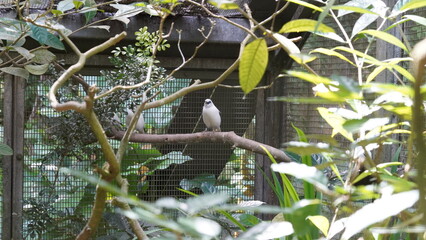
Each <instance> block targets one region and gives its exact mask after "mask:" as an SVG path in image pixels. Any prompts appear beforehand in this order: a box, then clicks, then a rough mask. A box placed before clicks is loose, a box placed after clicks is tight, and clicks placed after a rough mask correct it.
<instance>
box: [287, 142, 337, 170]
mask: <svg viewBox="0 0 426 240" xmlns="http://www.w3.org/2000/svg"><path fill="white" fill-rule="evenodd" d="M284 146H285V147H286V149H287V151H290V152H294V153H297V154H299V155H310V154H317V153H322V152H331V151H332V149H331V148H330V145H329V144H327V143H307V142H297V141H290V142H287V143H285V144H284ZM311 165H312V164H311Z"/></svg>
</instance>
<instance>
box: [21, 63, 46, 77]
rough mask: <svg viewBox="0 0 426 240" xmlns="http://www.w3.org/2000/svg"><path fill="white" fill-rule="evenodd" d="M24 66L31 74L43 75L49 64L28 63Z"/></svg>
mask: <svg viewBox="0 0 426 240" xmlns="http://www.w3.org/2000/svg"><path fill="white" fill-rule="evenodd" d="M24 68H25V69H26V70H27V71H28V72H30V73H31V74H33V75H43V74H44V73H46V72H47V70H48V69H49V64H47V63H46V64H41V65H34V64H28V65H25V66H24Z"/></svg>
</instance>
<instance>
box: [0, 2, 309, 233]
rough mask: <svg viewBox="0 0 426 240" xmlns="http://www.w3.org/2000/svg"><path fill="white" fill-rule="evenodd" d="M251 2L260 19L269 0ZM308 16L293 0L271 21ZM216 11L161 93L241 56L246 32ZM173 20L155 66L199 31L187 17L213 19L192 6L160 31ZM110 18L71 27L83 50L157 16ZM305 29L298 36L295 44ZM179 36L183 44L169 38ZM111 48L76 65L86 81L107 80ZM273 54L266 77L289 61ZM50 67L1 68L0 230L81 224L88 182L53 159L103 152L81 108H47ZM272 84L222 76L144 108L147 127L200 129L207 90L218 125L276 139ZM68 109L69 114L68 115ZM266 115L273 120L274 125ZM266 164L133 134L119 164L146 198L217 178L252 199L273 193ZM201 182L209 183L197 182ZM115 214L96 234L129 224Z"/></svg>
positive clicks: (76, 163)
mask: <svg viewBox="0 0 426 240" xmlns="http://www.w3.org/2000/svg"><path fill="white" fill-rule="evenodd" d="M49 3H50V2H49ZM248 3H249V5H250V7H251V8H252V9H253V10H254V11H253V16H254V17H255V18H257V19H263V18H265V17H266V16H269V15H270V14H271V13H272V12H273V11H274V8H273V6H274V4H273V3H274V1H269V2H265V1H260V0H259V1H257V0H253V1H251V2H248ZM37 4H40V3H37ZM37 4H36V5H35V6H31V9H32V10H33V11H37V9H43V8H45V7H46V6H45V5H44V4H41V5H37ZM46 4H48V2H47V1H46ZM195 13H197V12H195ZM219 13H220V14H222V15H225V16H232V18H231V19H232V21H234V22H237V23H239V24H241V25H243V26H248V22H247V21H246V20H245V19H243V18H242V16H240V15H239V14H236V12H232V11H222V12H219ZM2 14H3V16H7V17H13V16H14V14H15V13H14V11H13V9H12V10H11V9H9V8H7V6H6V8H5V9H3V11H2ZM98 15H99V16H97V17H99V18H102V17H103V15H102V14H101V13H98ZM313 16H314V14H312V11H310V10H307V9H304V8H302V7H299V6H297V5H290V7H289V8H288V9H287V10H286V11H285V12H284V13H283V14H282V15H281V16H280V17H279V18H277V21H276V22H275V24H276V25H277V27H278V26H280V25H282V24H283V23H284V22H287V21H289V20H291V19H294V18H310V17H313ZM84 21H85V20H84V18H83V17H82V16H78V15H70V16H68V17H67V18H65V19H63V24H64V25H66V26H68V27H69V28H71V29H77V28H79V27H80V26H81V25H83V24H84ZM215 21H216V26H215V27H214V29H213V32H212V35H211V36H210V38H209V40H208V43H207V44H206V46H204V47H203V48H201V49H200V51H199V52H198V54H197V57H196V58H195V59H194V60H193V61H192V62H190V63H189V64H188V65H186V66H185V67H184V68H183V69H182V70H181V71H179V72H178V73H177V74H176V75H175V77H176V79H175V80H173V81H171V82H170V83H167V84H166V85H165V86H164V88H163V93H164V94H166V95H167V94H168V93H169V92H174V91H176V90H178V89H180V88H182V87H185V86H187V85H189V84H190V83H191V82H192V81H194V80H195V79H200V80H201V81H203V82H207V81H210V80H213V79H215V78H217V77H218V76H219V75H220V74H221V73H222V72H223V71H224V70H225V69H227V68H228V67H229V66H230V65H231V64H232V63H233V61H234V59H235V58H236V57H237V56H238V52H239V47H240V45H239V44H240V42H241V41H242V40H243V38H244V37H245V35H246V33H245V32H243V31H242V30H241V29H238V28H236V27H234V26H232V25H230V24H229V23H226V22H225V21H223V20H215ZM171 22H174V29H180V30H181V32H182V35H181V36H179V35H178V33H177V32H176V31H171V32H172V35H171V37H170V38H169V39H168V41H169V42H170V43H171V46H172V48H171V49H169V50H168V51H166V52H164V53H162V55H160V57H159V58H158V59H159V60H160V62H161V64H160V66H161V67H163V68H165V69H166V70H172V69H174V68H176V67H177V66H178V65H179V64H180V63H181V53H180V51H181V52H182V53H183V54H184V55H185V56H188V55H191V54H192V52H193V51H194V48H195V46H197V44H199V43H200V42H201V41H203V37H202V36H201V35H200V33H199V31H197V29H195V28H194V26H198V27H200V26H204V27H205V28H208V27H210V26H211V22H210V20H209V19H208V18H206V17H205V16H196V15H194V13H193V12H192V13H191V14H178V15H176V16H174V17H171V18H170V19H169V20H168V21H166V24H165V26H166V29H165V32H167V31H168V29H167V28H168V27H170V26H171ZM108 24H109V25H110V26H111V31H110V33H108V34H106V32H105V31H103V30H100V29H86V30H83V31H79V32H77V33H75V34H73V35H72V36H71V37H72V38H71V39H72V40H73V41H74V42H75V43H76V44H77V46H78V47H79V48H80V50H81V51H85V50H87V49H89V48H90V47H92V46H94V45H96V44H99V43H101V42H103V41H105V40H106V39H108V38H109V37H111V36H114V35H115V34H117V33H119V32H121V31H126V32H128V37H127V38H126V39H125V40H124V41H123V42H121V43H120V45H122V46H125V45H128V44H133V43H134V36H133V34H134V32H135V31H138V30H139V28H141V27H142V26H148V27H149V28H150V29H152V30H156V28H157V27H158V24H159V23H158V21H157V19H156V18H155V17H150V16H146V15H137V16H135V17H134V18H133V19H132V21H131V22H130V23H129V24H128V25H127V26H125V25H124V24H122V23H119V22H116V21H111V22H109V23H108ZM295 36H296V35H295ZM306 36H307V34H306ZM290 37H293V36H290ZM304 39H306V38H302V40H301V41H299V42H298V43H297V44H298V45H299V46H300V47H301V46H302V45H303V43H304ZM178 41H180V48H181V49H180V50H179V49H178V48H177V47H176V44H177V42H178ZM28 44H31V43H28ZM109 56H110V50H108V51H106V52H105V53H104V54H100V55H96V56H94V57H92V58H91V59H90V60H89V61H88V62H87V64H86V66H85V68H84V69H83V70H82V71H81V72H80V74H81V75H82V76H83V77H84V79H85V80H86V82H88V83H89V84H96V85H97V86H99V87H100V88H102V87H107V86H105V85H106V83H105V79H104V78H103V76H101V75H100V70H107V69H110V68H112V65H111V63H110V61H109V60H108V57H109ZM271 57H272V58H274V60H275V61H271V62H277V63H279V64H274V65H273V66H271V70H270V71H269V72H268V73H267V75H266V77H265V79H264V83H263V84H265V85H266V84H268V83H269V82H271V81H272V80H273V79H274V78H275V76H276V74H278V73H279V72H280V71H282V69H283V68H285V67H288V66H290V59H289V58H288V57H287V55H286V54H284V53H283V52H281V51H277V52H276V53H274V56H271ZM57 59H63V60H64V64H65V67H67V66H69V65H71V64H73V63H75V61H76V57H75V56H74V55H73V54H72V53H71V51H67V53H57ZM49 77H50V76H47V75H46V76H42V77H31V78H30V79H29V80H28V81H25V80H24V79H20V78H18V77H14V76H11V75H5V77H4V79H3V80H4V81H3V83H4V84H3V85H2V93H3V95H2V96H3V99H2V100H3V109H4V110H3V112H2V113H3V118H2V120H3V129H4V131H3V136H4V139H5V143H7V144H8V145H9V146H11V147H12V148H13V149H14V155H13V156H10V157H8V156H5V157H4V158H3V165H2V170H3V194H2V197H3V201H2V202H3V206H2V216H3V217H2V222H1V223H2V239H37V238H42V239H68V238H71V239H72V238H73V236H75V235H76V234H77V233H78V232H79V231H80V230H81V229H82V227H83V226H84V223H85V221H86V220H87V217H88V214H89V213H90V208H91V206H92V204H93V197H94V186H92V185H90V184H88V183H87V182H84V181H82V180H79V179H77V178H74V177H71V176H67V175H65V174H63V173H61V172H60V171H59V169H60V168H61V167H68V168H72V169H75V170H80V171H83V172H87V173H90V172H91V170H92V168H93V165H94V164H101V163H102V162H103V157H102V153H101V151H100V149H99V146H98V145H97V144H96V143H94V142H93V140H92V139H91V137H90V134H87V132H85V131H83V130H82V129H83V128H82V125H84V122H82V121H81V122H80V120H82V118H80V119H79V118H78V116H76V115H73V114H72V113H64V114H58V113H56V112H54V111H53V110H52V109H51V108H50V106H49V102H48V101H47V99H46V93H47V91H48V87H49V83H51V82H50V81H51V80H49ZM224 84H226V85H229V86H236V85H238V74H237V73H233V74H231V75H230V76H229V77H228V78H227V80H226V81H225V82H224ZM75 91H76V93H75V94H77V95H78V94H79V93H78V92H79V91H81V93H82V94H83V91H82V89H81V87H77V89H75ZM275 91H276V88H272V89H268V90H259V91H257V92H253V93H251V94H249V95H247V96H244V94H243V93H242V91H241V90H240V89H239V88H230V87H221V86H220V87H217V88H215V89H207V90H204V91H197V92H193V93H191V94H188V95H186V96H185V97H183V98H181V99H178V100H176V101H175V102H173V103H171V104H168V105H165V106H163V107H161V108H158V109H152V110H147V111H145V112H144V118H145V122H146V126H147V128H146V131H147V134H150V133H156V134H166V133H167V134H174V133H194V132H200V131H203V130H204V128H205V126H204V125H203V123H202V121H201V109H202V106H203V102H204V99H206V98H210V99H212V100H213V101H214V103H215V105H216V106H217V107H218V108H219V109H220V111H221V116H222V126H221V128H222V131H234V132H235V133H236V134H238V135H240V136H244V137H246V138H254V139H256V140H257V141H259V142H264V143H266V144H270V145H272V146H276V147H279V146H280V144H281V139H280V137H279V136H278V135H276V134H277V132H276V131H274V130H273V129H274V128H275V127H278V126H279V125H280V122H281V121H280V120H279V119H277V118H276V116H274V119H272V116H273V112H276V111H277V110H279V108H277V106H278V104H276V103H271V102H268V101H267V98H268V97H269V96H274V94H275ZM123 105H124V106H123V107H128V108H133V107H134V106H135V105H136V103H135V102H132V101H124V102H123ZM114 113H115V114H116V115H117V116H118V118H119V122H121V123H119V124H118V127H119V128H124V127H125V126H124V122H125V113H124V112H113V113H111V114H114ZM111 117H112V115H111ZM70 119H74V120H75V121H74V123H73V122H71V124H70V125H67V124H66V123H70ZM266 122H268V123H272V126H274V127H271V124H265V123H266ZM255 133H256V134H255ZM111 141H112V142H114V141H116V140H113V139H111ZM269 165H270V160H269V159H267V158H265V157H264V156H262V155H255V154H253V153H251V152H249V151H245V150H241V149H233V148H231V146H229V145H225V144H212V143H197V144H164V145H154V144H137V143H134V144H131V145H130V146H129V150H128V152H127V155H126V157H125V159H124V161H123V166H122V168H123V176H124V177H126V178H127V179H128V180H129V182H130V192H131V193H133V194H136V195H137V196H138V197H140V198H141V199H144V200H149V201H152V200H155V199H158V198H159V197H163V196H173V197H178V198H184V197H187V195H186V194H184V193H182V192H181V191H178V190H177V188H178V187H181V188H186V189H188V190H193V191H196V192H197V191H200V189H201V190H203V187H204V191H208V187H209V186H214V187H215V189H216V190H217V191H225V192H227V193H228V194H230V195H231V196H233V197H234V200H235V201H241V200H250V199H257V200H262V201H265V202H268V203H273V202H274V200H273V199H272V197H271V196H272V195H271V193H270V191H269V190H268V186H267V183H266V182H265V179H264V178H263V174H264V172H266V174H268V171H269ZM204 183H207V185H203V186H201V184H204ZM209 184H210V185H209ZM206 186H207V188H206ZM194 187H195V188H194ZM109 210H112V209H109ZM122 220H123V219H122V218H121V216H120V215H118V214H115V213H113V211H107V213H105V216H104V222H103V227H101V228H100V230H99V233H98V236H99V237H102V236H106V235H108V234H110V232H108V230H107V229H109V231H111V229H113V228H114V229H115V231H126V226H123V225H121V221H122Z"/></svg>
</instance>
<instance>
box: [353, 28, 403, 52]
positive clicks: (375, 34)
mask: <svg viewBox="0 0 426 240" xmlns="http://www.w3.org/2000/svg"><path fill="white" fill-rule="evenodd" d="M358 34H368V35H371V36H373V37H376V38H379V39H381V40H383V41H386V42H388V43H390V44H393V45H395V46H397V47H399V48H401V49H402V50H404V51H405V52H408V49H407V47H406V46H405V45H404V43H402V42H401V41H400V40H399V39H398V38H396V37H394V36H393V35H391V34H389V33H387V32H383V31H377V30H372V29H367V30H363V31H360V32H359V33H358Z"/></svg>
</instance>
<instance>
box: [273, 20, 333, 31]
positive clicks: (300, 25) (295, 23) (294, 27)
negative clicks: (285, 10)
mask: <svg viewBox="0 0 426 240" xmlns="http://www.w3.org/2000/svg"><path fill="white" fill-rule="evenodd" d="M317 24H318V21H316V20H312V19H296V20H292V21H290V22H287V23H286V24H284V25H283V26H282V27H281V29H280V30H279V33H291V32H321V33H328V32H332V33H334V29H333V28H331V27H329V26H327V25H325V24H323V23H321V24H319V25H318V27H317V28H316V26H317Z"/></svg>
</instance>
